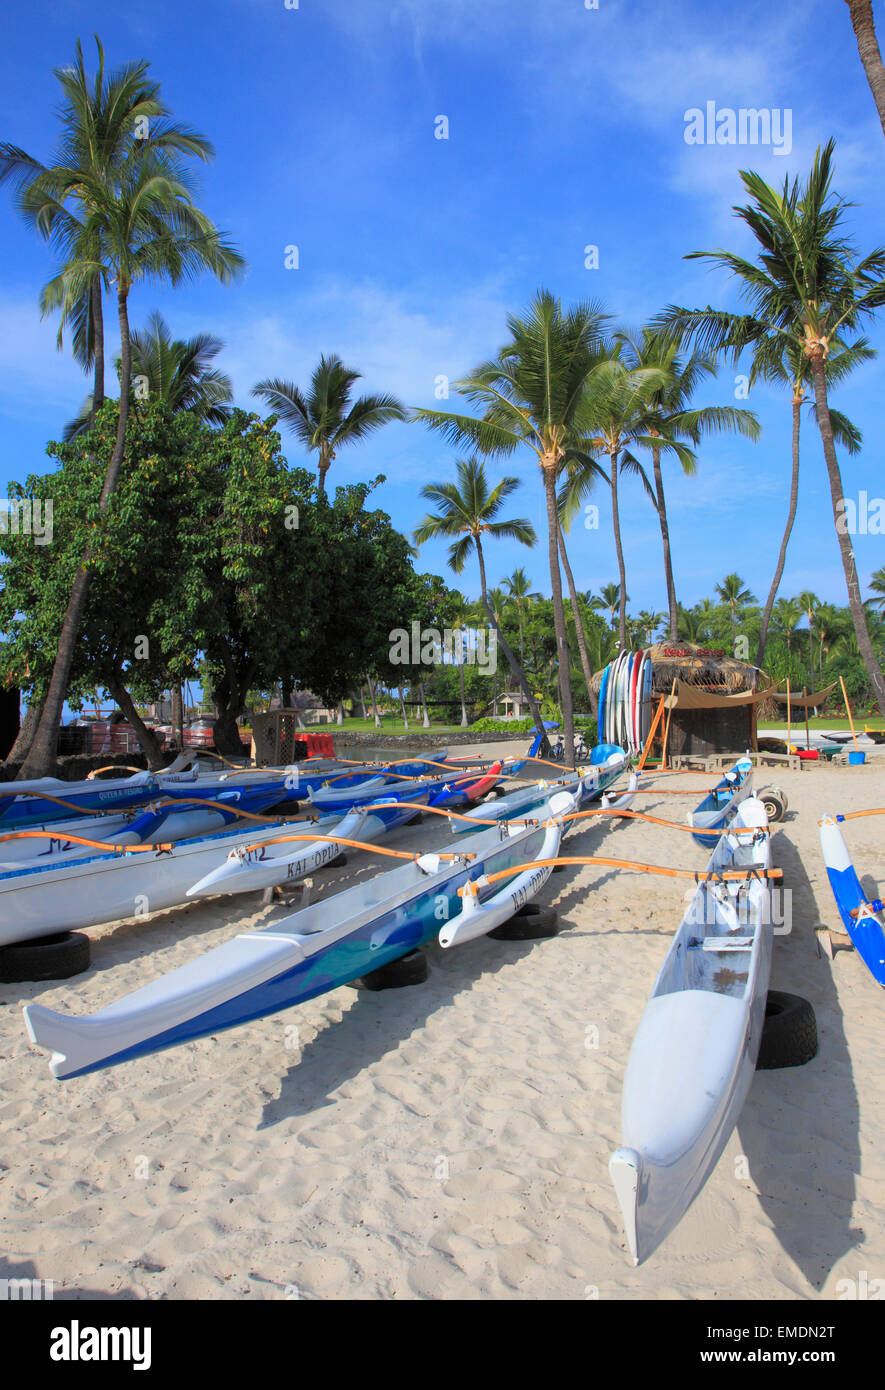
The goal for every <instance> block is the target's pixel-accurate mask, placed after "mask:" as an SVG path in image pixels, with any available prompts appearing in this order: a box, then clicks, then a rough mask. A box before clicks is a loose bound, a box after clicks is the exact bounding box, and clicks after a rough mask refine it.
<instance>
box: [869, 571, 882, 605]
mask: <svg viewBox="0 0 885 1390" xmlns="http://www.w3.org/2000/svg"><path fill="white" fill-rule="evenodd" d="M868 587H869V589H870V591H871V593H874V594H875V595H876V597H875V598H873V599H867V603H870V604H872V605H873V606H874V607H876V608H878V609H879V610H880V611H881V612H885V565H882V566H881V567H880V568H879V569H877V570H874V571H873V573H872V575H871V576H870V582H869V586H868Z"/></svg>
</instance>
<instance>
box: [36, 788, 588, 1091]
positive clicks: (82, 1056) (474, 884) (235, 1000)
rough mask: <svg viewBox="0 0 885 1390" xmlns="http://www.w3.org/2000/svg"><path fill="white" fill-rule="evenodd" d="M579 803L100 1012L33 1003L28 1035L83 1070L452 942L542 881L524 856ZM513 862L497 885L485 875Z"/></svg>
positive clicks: (219, 951)
mask: <svg viewBox="0 0 885 1390" xmlns="http://www.w3.org/2000/svg"><path fill="white" fill-rule="evenodd" d="M575 804H576V803H575V797H574V796H573V795H571V794H569V793H562V792H560V793H555V794H553V795H552V796H551V797H550V798H549V800H548V801H547V802H545V803H544V805H543V807H542V808H541V809H542V816H539V818H538V819H537V820H534V819H533V820H532V821H530V822H529V823H527V824H522V825H518V824H515V823H508V824H504V825H495V826H493V827H491V828H489V829H485V830H482V831H480V832H478V833H477V834H475V835H472V836H471V837H470V838H469V839H466V840H463V841H459V842H458V843H457V845H456V847H455V848H454V849H453V850H450V851H448V850H447V851H442V850H441V851H438V852H435V853H429V854H422V855H419V856H417V857H409V862H408V863H406V864H403V865H402V866H401V867H400V868H397V869H392V870H390V871H388V872H386V873H382V874H379V875H377V876H376V877H375V878H373V879H371V880H369V881H368V882H366V883H359V884H356V885H355V886H354V887H352V888H349V889H347V890H345V891H344V892H343V893H339V894H337V895H336V896H335V897H334V898H331V899H328V900H325V901H322V902H318V903H314V904H312V905H311V906H309V907H304V908H302V909H301V910H300V911H299V912H295V913H293V914H292V915H291V916H290V917H286V918H284V919H283V920H281V921H277V922H274V923H272V924H271V925H270V926H268V927H265V928H264V929H263V930H260V931H254V932H244V933H243V934H241V935H239V936H237V937H235V938H234V940H232V941H229V942H227V943H226V944H225V945H223V946H219V947H217V948H216V949H215V950H214V951H210V952H208V954H206V955H205V956H202V957H200V958H199V959H198V960H195V961H193V962H191V963H190V964H189V965H185V966H182V967H180V968H179V969H178V970H173V971H172V972H171V973H170V974H168V975H165V976H162V977H161V978H160V979H159V980H155V981H154V982H153V983H152V984H149V985H145V986H144V987H143V988H142V989H138V990H136V991H135V992H134V993H133V994H130V995H127V996H126V997H125V998H123V999H121V1000H119V1001H118V1002H117V1003H115V1004H111V1005H109V1006H108V1007H107V1008H105V1009H101V1010H99V1012H98V1013H95V1014H92V1015H89V1016H87V1017H84V1018H69V1017H66V1016H65V1015H63V1014H59V1013H54V1012H53V1011H52V1010H51V1009H46V1008H44V1007H43V1006H42V1005H39V1004H32V1005H29V1006H28V1007H27V1008H26V1009H25V1019H26V1024H27V1028H28V1032H29V1034H30V1037H31V1039H32V1040H33V1041H34V1042H35V1043H37V1044H38V1045H39V1046H41V1047H45V1048H48V1049H49V1050H50V1051H51V1052H52V1054H53V1056H52V1059H51V1062H50V1067H51V1070H52V1072H53V1075H55V1076H56V1077H59V1078H63V1077H71V1076H82V1075H84V1074H85V1073H86V1072H91V1071H95V1070H97V1069H99V1068H101V1067H105V1066H111V1065H113V1064H116V1063H118V1062H125V1061H129V1060H131V1059H132V1058H135V1057H141V1056H144V1055H146V1054H147V1053H150V1052H156V1051H159V1050H160V1049H162V1048H166V1047H172V1046H174V1045H175V1044H177V1043H180V1042H185V1041H189V1040H191V1039H194V1038H200V1037H204V1036H205V1035H207V1034H210V1033H217V1032H219V1031H221V1030H222V1029H224V1028H232V1027H234V1026H235V1025H237V1024H239V1023H245V1022H248V1021H249V1020H251V1019H256V1018H262V1017H264V1016H265V1015H266V1014H272V1013H276V1012H277V1011H278V1010H280V1009H287V1008H290V1007H291V1006H292V1005H294V1004H299V1003H302V1002H304V1001H305V1000H308V999H312V998H314V997H315V996H316V995H318V994H324V993H326V992H327V991H328V990H331V989H336V988H337V987H338V986H339V985H344V984H348V983H351V982H353V981H354V980H357V979H359V978H360V977H361V976H363V975H366V974H368V973H369V972H370V971H374V970H377V969H378V968H379V967H381V966H383V965H386V964H389V963H390V962H391V961H394V960H396V959H397V958H398V957H400V956H402V955H405V954H406V953H407V952H408V951H411V950H413V949H414V948H415V947H418V946H421V945H422V944H423V943H425V942H428V941H430V940H431V939H432V938H433V937H437V936H438V937H439V938H440V941H441V944H443V945H445V946H448V947H450V946H454V945H458V944H460V943H461V942H463V941H465V940H470V939H473V938H474V937H475V936H478V935H480V934H481V933H483V932H485V931H489V930H491V929H492V928H493V927H495V926H497V925H499V924H500V923H501V922H502V921H504V920H506V919H507V918H508V917H512V916H513V915H514V913H515V912H516V911H517V910H518V908H519V907H520V906H521V905H522V904H523V903H525V902H527V901H528V900H529V898H530V897H531V896H533V895H534V894H535V893H536V892H537V891H538V889H539V888H540V887H541V885H542V884H543V882H545V881H546V878H547V875H548V874H549V872H550V868H549V867H548V866H543V867H541V866H539V868H538V870H537V871H534V870H533V867H532V864H531V861H533V860H548V859H552V858H553V857H554V856H555V854H556V851H557V849H558V846H559V840H560V836H561V833H562V824H561V818H562V816H564V815H566V814H567V813H568V812H570V811H571V810H573V809H574V807H575ZM387 853H388V854H399V853H400V852H397V851H391V850H388V851H387ZM404 857H405V856H404ZM526 861H529V863H528V866H527V867H526ZM517 866H518V869H519V872H517V871H516V869H517ZM511 867H512V868H514V874H513V876H512V877H511V878H510V882H509V883H508V884H507V885H506V886H505V887H504V888H500V889H499V888H497V887H495V886H493V885H491V884H489V883H488V882H487V881H486V876H487V875H488V874H489V873H490V872H499V871H502V870H504V871H506V870H508V869H509V868H511ZM467 885H470V887H468V888H467V893H466V895H462V894H460V893H459V890H460V889H462V888H465V886H467Z"/></svg>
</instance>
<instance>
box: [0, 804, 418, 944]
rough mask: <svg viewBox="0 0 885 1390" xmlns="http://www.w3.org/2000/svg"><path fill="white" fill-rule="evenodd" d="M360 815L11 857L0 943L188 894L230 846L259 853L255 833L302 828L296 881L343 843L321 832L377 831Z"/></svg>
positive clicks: (134, 912) (293, 855)
mask: <svg viewBox="0 0 885 1390" xmlns="http://www.w3.org/2000/svg"><path fill="white" fill-rule="evenodd" d="M411 814H412V815H414V814H415V813H414V812H412V813H411ZM366 820H367V817H366V815H365V813H364V812H361V811H355V812H353V813H351V814H349V815H346V816H344V817H341V816H331V817H329V819H328V820H327V821H321V822H319V823H317V824H312V823H310V822H307V821H305V822H298V821H294V822H293V821H279V822H276V823H273V824H271V825H268V826H261V827H259V828H257V829H256V828H255V827H254V826H253V827H251V828H246V829H244V830H243V829H234V830H228V831H222V832H221V833H219V834H215V835H206V836H199V837H195V838H193V839H189V840H182V841H181V842H180V843H178V844H174V845H173V846H172V848H171V849H164V848H162V847H158V848H157V849H156V851H155V852H151V850H150V849H144V850H140V851H139V850H138V849H137V847H135V846H132V847H129V848H124V849H123V850H122V851H120V852H114V851H112V850H108V852H107V853H103V852H101V851H97V850H93V851H92V853H91V854H89V855H87V856H85V857H84V858H75V859H71V858H68V857H65V858H64V859H63V860H62V862H60V863H59V862H57V861H52V862H47V863H37V864H34V865H27V864H26V865H23V866H18V865H16V866H14V868H13V869H12V870H7V871H6V872H0V946H6V945H11V944H12V943H15V942H22V941H31V940H35V939H37V938H39V937H41V936H54V935H55V934H56V933H58V932H65V931H74V930H77V929H82V928H84V927H96V926H99V925H100V924H101V923H103V922H116V921H120V920H123V919H125V918H127V917H142V916H146V915H147V914H148V913H151V912H159V911H161V910H163V909H166V908H170V907H178V906H180V905H182V904H183V903H186V902H187V901H188V890H189V889H190V888H191V887H192V886H193V885H194V884H195V883H197V882H198V881H200V880H202V879H204V878H205V877H206V875H207V874H209V873H210V872H211V871H212V870H213V869H215V868H217V867H218V866H219V865H220V864H223V863H224V861H225V859H226V856H227V855H228V853H229V852H230V851H231V850H233V849H236V848H238V847H240V846H249V847H250V851H251V853H252V854H253V856H255V857H259V856H260V854H261V850H262V842H263V841H265V840H269V839H273V838H274V837H276V836H279V835H283V834H287V833H288V834H293V833H296V831H298V830H300V829H302V828H303V830H304V832H305V834H308V835H312V834H315V835H316V836H317V839H316V840H315V841H313V840H312V841H309V842H305V843H304V844H303V845H301V846H300V851H301V852H300V853H297V852H295V851H294V847H291V848H290V850H289V858H290V861H291V863H292V867H291V870H290V871H289V872H288V874H287V878H288V881H289V882H291V883H294V882H297V881H298V880H299V879H300V878H303V877H305V876H306V875H307V874H309V873H312V872H313V871H314V870H316V869H319V868H321V867H322V866H323V865H325V864H328V863H329V862H330V861H331V860H333V859H335V858H337V856H338V855H339V854H340V853H341V852H342V850H343V849H344V848H345V846H343V845H340V844H337V843H336V842H334V841H332V842H330V841H329V840H328V839H321V838H320V837H321V836H323V835H325V836H327V837H328V836H334V835H336V834H340V835H341V836H342V838H343V839H362V838H365V837H366V835H368V836H371V835H372V834H373V830H376V827H378V826H380V827H381V829H380V830H377V831H376V833H378V834H381V833H383V829H384V825H383V820H382V817H381V816H378V817H376V818H375V819H374V820H373V824H372V825H367V824H366Z"/></svg>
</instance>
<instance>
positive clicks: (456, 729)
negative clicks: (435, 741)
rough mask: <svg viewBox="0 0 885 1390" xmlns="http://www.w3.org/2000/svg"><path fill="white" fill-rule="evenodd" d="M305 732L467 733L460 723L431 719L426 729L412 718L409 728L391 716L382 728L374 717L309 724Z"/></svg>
mask: <svg viewBox="0 0 885 1390" xmlns="http://www.w3.org/2000/svg"><path fill="white" fill-rule="evenodd" d="M304 732H305V733H308V734H335V733H347V732H351V733H361V734H362V733H366V734H451V733H458V734H460V733H466V732H467V730H466V729H462V728H461V725H460V724H435V723H433V721H431V724H430V728H429V729H425V728H424V725H423V724H422V722H421V719H420V717H419V718H418V719H414V720H412V719H410V720H409V727H408V729H407V728H406V727H405V725H404V724H403V721H402V719H391V718H390V717H389V716H388V718H386V719H383V718H382V720H381V728H380V729H376V727H375V721H374V719H345V721H344V723H343V724H308V725H306V726H305V730H304Z"/></svg>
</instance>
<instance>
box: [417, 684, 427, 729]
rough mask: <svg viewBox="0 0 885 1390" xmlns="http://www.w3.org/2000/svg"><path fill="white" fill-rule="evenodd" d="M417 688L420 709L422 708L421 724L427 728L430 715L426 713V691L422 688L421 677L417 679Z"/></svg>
mask: <svg viewBox="0 0 885 1390" xmlns="http://www.w3.org/2000/svg"><path fill="white" fill-rule="evenodd" d="M418 689H419V690H420V691H421V709H422V710H423V719H422V725H423V727H424V728H425V729H429V728H430V715H429V714H428V713H427V691H426V690H425V689H424V679H423V677H422V678H421V679H420V680H419V681H418Z"/></svg>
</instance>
